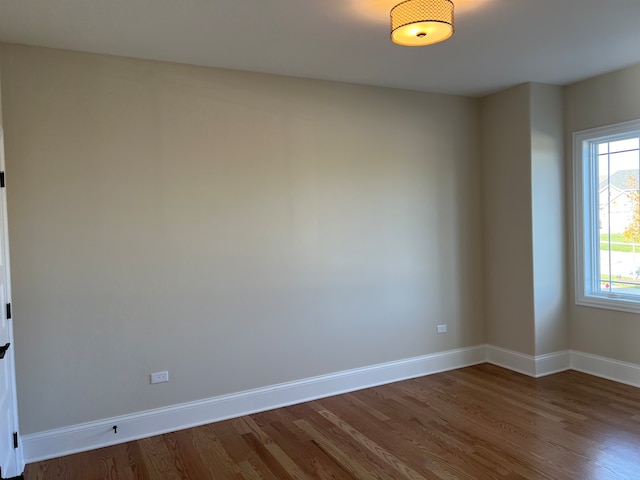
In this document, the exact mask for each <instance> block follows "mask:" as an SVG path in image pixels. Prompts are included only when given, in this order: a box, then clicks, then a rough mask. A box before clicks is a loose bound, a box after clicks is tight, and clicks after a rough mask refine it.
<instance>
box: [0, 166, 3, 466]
mask: <svg viewBox="0 0 640 480" xmlns="http://www.w3.org/2000/svg"><path fill="white" fill-rule="evenodd" d="M0 188H4V172H0ZM0 478H2V477H0Z"/></svg>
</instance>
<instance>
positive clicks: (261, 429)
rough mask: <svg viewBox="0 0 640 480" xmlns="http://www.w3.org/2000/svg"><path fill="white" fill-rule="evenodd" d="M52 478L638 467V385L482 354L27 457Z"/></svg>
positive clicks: (559, 472)
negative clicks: (272, 405) (478, 361)
mask: <svg viewBox="0 0 640 480" xmlns="http://www.w3.org/2000/svg"><path fill="white" fill-rule="evenodd" d="M25 478H26V480H49V479H78V480H93V479H123V480H130V479H140V480H171V479H188V480H207V479H252V480H253V479H289V478H295V479H306V478H323V479H324V478H336V479H350V478H359V479H508V480H516V479H524V478H527V479H531V478H533V479H551V480H561V479H569V480H577V479H594V480H595V479H597V480H605V479H640V389H637V388H633V387H630V386H626V385H621V384H619V383H615V382H611V381H608V380H603V379H600V378H596V377H592V376H589V375H585V374H582V373H579V372H575V371H569V372H563V373H559V374H556V375H551V376H549V377H545V378H541V379H537V380H536V379H533V378H529V377H526V376H524V375H520V374H517V373H514V372H510V371H508V370H504V369H502V368H499V367H496V366H493V365H489V364H483V365H478V366H475V367H469V368H463V369H460V370H455V371H451V372H445V373H440V374H436V375H431V376H427V377H423V378H418V379H415V380H407V381H403V382H398V383H394V384H390V385H385V386H381V387H376V388H370V389H367V390H362V391H359V392H355V393H349V394H345V395H339V396H335V397H331V398H326V399H323V400H318V401H314V402H309V403H304V404H300V405H295V406H292V407H287V408H280V409H277V410H273V411H269V412H265V413H260V414H256V415H250V416H246V417H242V418H238V419H234V420H228V421H223V422H219V423H215V424H212V425H206V426H203V427H198V428H191V429H188V430H183V431H179V432H175V433H169V434H166V435H160V436H156V437H152V438H148V439H144V440H139V441H135V442H129V443H125V444H121V445H117V446H113V447H108V448H103V449H100V450H95V451H92V452H87V453H81V454H77V455H70V456H67V457H63V458H58V459H55V460H49V461H43V462H39V463H34V464H30V465H28V466H27V469H26V471H25Z"/></svg>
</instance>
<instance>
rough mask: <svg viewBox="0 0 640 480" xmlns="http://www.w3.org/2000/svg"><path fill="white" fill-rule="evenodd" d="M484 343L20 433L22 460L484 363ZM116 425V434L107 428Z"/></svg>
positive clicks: (126, 440)
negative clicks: (32, 432) (71, 424)
mask: <svg viewBox="0 0 640 480" xmlns="http://www.w3.org/2000/svg"><path fill="white" fill-rule="evenodd" d="M485 359H486V347H485V346H484V345H481V346H477V347H469V348H462V349H457V350H450V351H447V352H442V353H435V354H432V355H425V356H421V357H416V358H410V359H406V360H399V361H394V362H388V363H383V364H379V365H372V366H369V367H364V368H357V369H353V370H346V371H343V372H338V373H334V374H330V375H322V376H319V377H313V378H308V379H304V380H300V381H294V382H288V383H283V384H279V385H273V386H269V387H264V388H257V389H254V390H248V391H244V392H239V393H234V394H231V395H223V396H220V397H215V398H210V399H206V400H201V401H196V402H189V403H183V404H180V405H173V406H170V407H165V408H158V409H154V410H148V411H144V412H140V413H135V414H131V415H124V416H121V417H113V418H107V419H102V420H99V421H95V422H89V423H83V424H80V425H73V426H70V427H65V428H60V429H56V430H49V431H46V432H39V433H34V434H30V435H24V436H23V437H22V445H23V449H24V458H25V460H26V462H27V463H31V462H36V461H39V460H45V459H50V458H55V457H61V456H63V455H69V454H72V453H77V452H83V451H87V450H93V449H96V448H102V447H106V446H109V445H115V444H118V443H123V442H128V441H131V440H137V439H140V438H145V437H150V436H153V435H159V434H162V433H167V432H171V431H176V430H181V429H184V428H189V427H193V426H197V425H204V424H207V423H212V422H216V421H220V420H225V419H228V418H234V417H239V416H242V415H247V414H250V413H255V412H260V411H265V410H271V409H274V408H279V407H283V406H287V405H293V404H296V403H301V402H306V401H309V400H314V399H318V398H323V397H328V396H332V395H337V394H340V393H346V392H351V391H354V390H360V389H363V388H368V387H373V386H376V385H383V384H386V383H391V382H396V381H400V380H406V379H409V378H415V377H420V376H424V375H429V374H433V373H438V372H443V371H446V370H453V369H456V368H462V367H466V366H470V365H476V364H479V363H484V362H485ZM114 425H117V426H118V430H117V434H114V432H113V428H112V427H113V426H114Z"/></svg>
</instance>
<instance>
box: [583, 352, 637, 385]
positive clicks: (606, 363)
mask: <svg viewBox="0 0 640 480" xmlns="http://www.w3.org/2000/svg"><path fill="white" fill-rule="evenodd" d="M571 368H572V369H573V370H577V371H579V372H584V373H588V374H590V375H594V376H596V377H601V378H606V379H608V380H613V381H616V382H619V383H624V384H627V385H631V386H633V387H640V365H636V364H634V363H627V362H621V361H620V360H614V359H612V358H607V357H600V356H598V355H592V354H590V353H584V352H577V351H572V352H571Z"/></svg>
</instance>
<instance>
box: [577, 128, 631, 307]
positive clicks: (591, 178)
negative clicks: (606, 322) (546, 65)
mask: <svg viewBox="0 0 640 480" xmlns="http://www.w3.org/2000/svg"><path fill="white" fill-rule="evenodd" d="M635 136H640V120H632V121H630V122H624V123H618V124H615V125H609V126H605V127H598V128H592V129H589V130H582V131H579V132H575V133H574V134H573V169H574V176H573V183H574V184H573V188H574V209H573V210H574V237H575V238H574V251H575V290H576V292H575V293H576V299H575V300H576V304H577V305H584V306H588V307H597V308H607V309H610V310H621V311H624V312H633V313H640V295H625V294H620V293H605V292H601V291H600V290H599V287H598V286H599V285H600V271H599V263H600V262H599V255H600V228H599V204H598V187H599V184H600V181H599V179H598V175H597V173H596V172H597V160H596V159H597V154H595V155H594V150H595V145H596V144H597V143H598V142H602V141H603V140H607V141H615V140H622V139H625V138H629V137H635Z"/></svg>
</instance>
